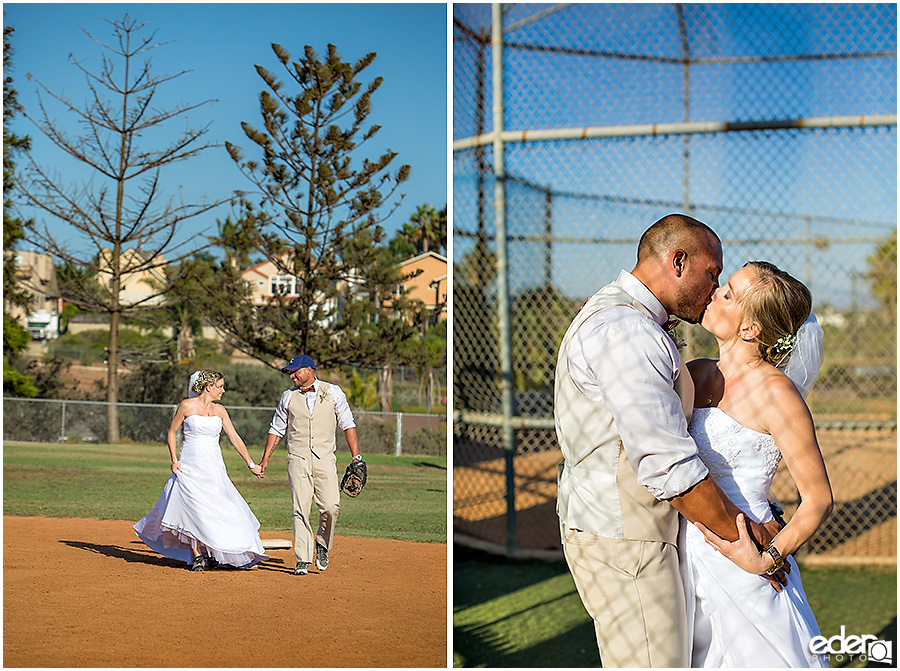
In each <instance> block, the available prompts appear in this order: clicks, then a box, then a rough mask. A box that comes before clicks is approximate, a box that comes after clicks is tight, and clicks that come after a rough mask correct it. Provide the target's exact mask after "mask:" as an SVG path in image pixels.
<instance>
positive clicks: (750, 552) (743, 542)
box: [694, 513, 790, 592]
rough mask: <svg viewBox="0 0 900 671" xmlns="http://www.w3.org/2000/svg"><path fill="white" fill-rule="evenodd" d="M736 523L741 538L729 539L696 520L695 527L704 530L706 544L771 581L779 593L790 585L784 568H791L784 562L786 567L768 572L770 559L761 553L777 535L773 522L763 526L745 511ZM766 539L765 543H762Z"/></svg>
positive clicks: (778, 528) (740, 565)
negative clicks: (745, 513)
mask: <svg viewBox="0 0 900 671" xmlns="http://www.w3.org/2000/svg"><path fill="white" fill-rule="evenodd" d="M735 523H736V525H737V528H738V539H737V540H736V541H729V540H726V539H725V538H722V537H721V536H718V535H716V534H715V533H714V532H713V531H710V530H709V529H708V528H707V527H706V526H704V525H703V524H702V523H700V522H694V524H695V526H696V527H697V528H698V529H700V531H701V532H702V533H703V536H704V537H705V538H706V542H707V543H709V544H710V545H712V546H713V547H714V548H716V549H717V550H718V551H719V552H720V553H722V554H723V555H724V556H725V557H727V558H728V559H730V560H731V561H733V562H734V563H735V564H737V565H738V566H739V567H741V568H742V569H744V570H745V571H747V572H749V573H755V574H757V575H759V577H760V578H764V579H766V580H768V581H769V584H770V585H772V588H773V589H774V590H775V591H776V592H780V591H781V590H782V589H783V588H784V587H783V586H784V585H787V572H786V571H785V569H788V570H790V567H789V566H788V564H787V563H785V564H784V567H783V568H782V569H780V570H778V571H776V572H775V573H774V574H772V575H768V574H766V573H765V571H766V566H767V565H768V564H769V563H770V562H771V560H768V561H767V560H766V559H765V558H764V557H763V556H762V549H764V548H765V547H766V546H768V544H769V542H770V541H771V540H772V537H774V534H773V533H771V532H772V529H771V527H770V525H760V524H758V523H757V522H755V521H753V520H751V519H749V518H748V517H747V516H746V515H744V514H743V513H741V514H739V515H738V517H737V519H736V520H735ZM776 525H777V523H776ZM780 529H781V527H780V525H779V526H777V527H776V532H777V531H778V530H780ZM763 542H764V543H765V545H762V543H763Z"/></svg>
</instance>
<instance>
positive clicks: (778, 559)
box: [766, 543, 784, 575]
mask: <svg viewBox="0 0 900 671" xmlns="http://www.w3.org/2000/svg"><path fill="white" fill-rule="evenodd" d="M766 552H768V553H769V556H770V557H771V558H772V561H774V562H775V563H774V564H773V565H772V568H770V569H769V570H768V571H766V575H772V574H774V573H775V571H777V570H778V569H780V568H781V567H782V566H784V557H782V556H781V553H780V552H779V551H778V548H777V547H775V544H774V543H769V547H767V548H766Z"/></svg>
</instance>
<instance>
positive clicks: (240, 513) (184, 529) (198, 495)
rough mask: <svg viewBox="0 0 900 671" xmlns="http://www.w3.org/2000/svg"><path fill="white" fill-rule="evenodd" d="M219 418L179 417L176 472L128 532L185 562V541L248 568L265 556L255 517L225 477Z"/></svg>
mask: <svg viewBox="0 0 900 671" xmlns="http://www.w3.org/2000/svg"><path fill="white" fill-rule="evenodd" d="M221 431H222V419H221V418H220V417H215V416H213V417H207V416H206V415H190V416H189V417H186V418H185V420H184V442H183V443H182V444H181V453H180V456H179V459H178V463H179V464H180V467H181V472H180V473H178V475H175V474H174V473H173V474H172V475H171V476H169V479H168V481H166V484H165V486H164V487H163V490H162V494H160V497H159V500H158V501H157V502H156V505H155V506H153V510H151V511H150V512H149V513H147V514H146V515H145V516H144V517H143V518H142V519H141V520H140V521H139V522H138V523H137V524H135V525H134V530H135V532H136V533H137V535H138V537H140V539H141V540H142V541H144V543H146V544H147V545H148V546H149V547H150V548H152V549H153V550H155V551H156V552H158V553H160V554H161V555H165V556H166V557H169V558H170V559H177V560H180V561H184V562H187V563H188V564H190V563H191V550H190V547H191V541H192V539H193V540H194V541H195V542H196V541H199V543H200V544H202V545H203V546H204V547H203V548H202V549H201V554H204V555H206V556H208V557H213V558H214V559H216V560H217V561H218V562H219V563H220V564H228V565H231V566H234V567H237V568H250V567H251V566H254V565H256V564H258V563H259V562H261V561H264V560H266V559H269V557H267V556H266V555H265V553H264V551H263V546H262V542H261V541H260V539H259V521H258V520H257V519H256V516H255V515H254V514H253V512H252V511H251V510H250V507H249V506H248V505H247V502H246V501H244V499H243V497H241V495H240V493H239V492H238V490H237V489H236V488H235V486H234V484H232V482H231V480H229V479H228V473H227V472H226V471H225V462H224V461H223V459H222V450H221V448H220V447H219V434H220V433H221Z"/></svg>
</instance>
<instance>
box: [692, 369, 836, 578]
mask: <svg viewBox="0 0 900 671" xmlns="http://www.w3.org/2000/svg"><path fill="white" fill-rule="evenodd" d="M760 401H762V405H761V407H763V408H765V409H764V410H763V411H762V415H763V417H762V419H763V420H764V421H765V424H766V427H767V429H768V432H769V433H770V434H771V435H772V438H774V439H775V444H776V445H778V447H779V449H780V450H781V453H782V455H783V456H784V461H785V464H786V465H787V467H788V472H789V473H790V474H791V477H792V478H793V479H794V483H795V484H796V485H797V490H798V491H799V493H800V497H801V503H800V506H799V507H798V508H797V512H795V513H794V515H793V517H791V521H790V522H788V524H787V526H785V527H784V529H782V530H781V531H780V532H778V533H777V534H776V535H775V537H774V538H773V539H772V541H771V544H772V545H774V546H775V549H776V550H777V551H778V553H779V554H780V555H781V556H782V557H787V556H788V555H790V554H793V553H794V552H796V551H797V550H798V549H799V548H800V546H801V545H803V544H804V543H805V542H806V541H808V540H809V539H810V537H811V536H812V535H813V533H815V531H816V529H818V528H819V526H820V525H821V524H822V522H824V521H825V519H826V518H827V517H828V515H829V514H830V513H831V508H832V504H833V499H832V494H831V484H830V483H829V482H828V474H827V473H826V471H825V461H824V460H823V459H822V452H821V451H820V450H819V444H818V443H817V442H816V432H815V429H814V427H813V421H812V417H811V416H810V414H809V408H807V407H806V403H804V401H803V399H802V398H801V397H800V394H799V393H797V390H796V388H795V387H794V384H793V383H792V382H791V381H790V380H788V379H787V378H784V377H782V378H780V379H776V380H774V381H772V382H770V383H769V385H768V387H767V389H766V394H765V398H763V399H760ZM695 524H696V526H697V527H698V528H699V529H700V531H702V532H703V535H704V536H705V537H706V540H707V542H708V543H709V544H710V545H712V546H713V547H715V548H716V549H718V550H719V552H721V553H722V554H723V555H725V556H726V557H728V558H729V559H730V560H731V561H733V562H734V563H735V564H737V565H738V566H740V567H741V568H742V569H744V570H745V571H748V572H750V573H763V572H765V571H767V570H769V569H770V568H771V567H772V566H773V564H774V563H775V560H774V559H773V558H772V557H771V556H770V555H769V553H767V552H764V553H762V554H760V553H759V550H758V549H757V548H756V547H755V546H754V544H753V543H752V542H751V540H750V538H749V535H748V534H747V532H746V529H744V528H743V527H744V526H745V521H744V520H743V519H741V520H739V522H738V530H739V532H740V537H739V539H738V540H737V541H734V542H729V541H727V540H725V539H724V538H721V537H719V536H717V535H716V534H715V533H713V532H711V531H710V530H709V529H707V528H706V527H704V526H703V525H702V524H699V523H695Z"/></svg>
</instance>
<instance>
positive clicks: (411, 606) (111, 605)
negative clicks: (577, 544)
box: [3, 517, 447, 667]
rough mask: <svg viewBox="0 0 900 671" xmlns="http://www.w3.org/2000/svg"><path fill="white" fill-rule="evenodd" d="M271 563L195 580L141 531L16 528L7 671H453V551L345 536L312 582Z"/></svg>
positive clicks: (10, 526)
mask: <svg viewBox="0 0 900 671" xmlns="http://www.w3.org/2000/svg"><path fill="white" fill-rule="evenodd" d="M261 536H262V537H263V539H264V540H265V539H272V538H283V539H288V540H289V539H290V534H278V533H268V532H264V533H262V534H261ZM267 553H268V554H269V556H270V557H272V559H271V560H270V561H267V562H264V563H262V564H260V565H259V566H258V567H256V568H254V569H252V570H249V571H237V570H227V569H219V570H214V571H205V572H203V573H193V572H191V571H189V570H187V568H186V564H183V563H179V562H176V561H173V560H170V559H166V558H164V557H160V556H159V555H157V554H156V553H154V552H152V551H151V550H150V549H149V548H147V547H146V546H145V545H144V544H143V543H142V542H140V540H138V538H137V537H136V536H135V535H134V531H133V530H132V528H131V523H129V522H121V521H103V520H86V519H50V518H40V517H4V518H3V666H5V667H23V666H25V667H71V666H78V667H446V663H447V546H446V545H444V544H439V543H408V542H402V541H390V540H378V539H366V538H350V537H341V536H338V537H337V538H336V541H335V547H334V550H333V552H332V556H331V558H330V559H331V561H330V563H329V566H328V570H327V571H324V572H319V571H318V570H317V569H316V568H315V567H314V566H312V567H310V568H311V571H310V573H309V575H306V576H294V575H292V570H293V568H294V553H293V551H292V550H268V551H267Z"/></svg>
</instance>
